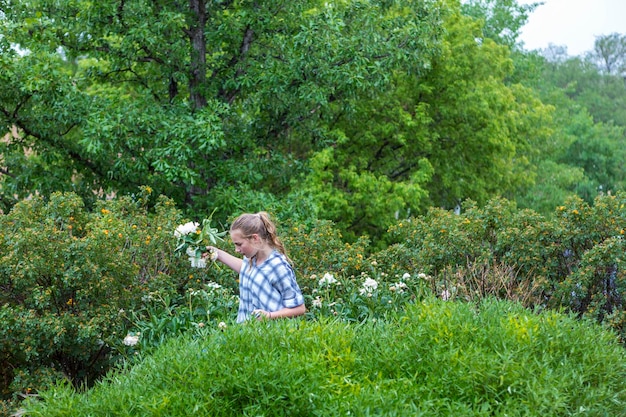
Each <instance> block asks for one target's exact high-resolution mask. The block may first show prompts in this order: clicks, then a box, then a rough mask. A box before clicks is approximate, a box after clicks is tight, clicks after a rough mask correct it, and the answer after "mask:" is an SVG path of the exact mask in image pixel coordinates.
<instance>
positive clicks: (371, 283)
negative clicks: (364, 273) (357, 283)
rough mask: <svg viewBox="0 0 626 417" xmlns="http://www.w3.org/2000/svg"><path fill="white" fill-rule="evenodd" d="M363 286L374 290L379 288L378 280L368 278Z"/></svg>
mask: <svg viewBox="0 0 626 417" xmlns="http://www.w3.org/2000/svg"><path fill="white" fill-rule="evenodd" d="M363 288H365V289H366V290H370V291H373V290H375V289H376V288H378V282H377V281H376V280H375V279H372V278H368V279H366V280H365V282H364V283H363Z"/></svg>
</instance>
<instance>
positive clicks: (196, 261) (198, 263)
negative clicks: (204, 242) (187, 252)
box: [189, 256, 206, 268]
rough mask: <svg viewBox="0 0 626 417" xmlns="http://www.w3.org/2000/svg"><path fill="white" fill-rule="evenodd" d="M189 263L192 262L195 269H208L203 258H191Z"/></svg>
mask: <svg viewBox="0 0 626 417" xmlns="http://www.w3.org/2000/svg"><path fill="white" fill-rule="evenodd" d="M189 262H191V266H192V267H193V268H206V260H205V259H203V258H196V257H195V256H192V257H190V258H189Z"/></svg>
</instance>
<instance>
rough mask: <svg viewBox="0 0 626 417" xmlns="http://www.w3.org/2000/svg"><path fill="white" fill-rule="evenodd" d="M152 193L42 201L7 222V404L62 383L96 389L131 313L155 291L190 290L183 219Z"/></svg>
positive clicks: (3, 350) (16, 210)
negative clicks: (178, 244) (180, 244)
mask: <svg viewBox="0 0 626 417" xmlns="http://www.w3.org/2000/svg"><path fill="white" fill-rule="evenodd" d="M149 194H150V189H149V188H144V189H143V190H142V191H141V193H139V194H138V195H136V196H129V197H122V198H118V199H114V200H107V201H99V202H98V203H97V205H96V208H95V210H94V211H93V212H90V211H87V210H86V209H85V207H84V204H83V202H82V200H81V199H80V198H79V197H77V196H76V195H75V194H72V193H64V194H61V193H55V194H53V195H51V196H50V197H49V199H47V200H46V199H44V198H40V197H34V198H33V199H31V200H26V201H22V202H20V203H18V204H16V205H15V206H14V207H13V209H12V210H11V212H10V213H8V214H7V215H3V216H0V230H1V232H0V233H1V234H0V253H1V254H2V255H1V257H0V288H1V289H2V292H1V293H0V320H1V321H2V323H3V325H2V327H1V328H0V357H1V358H2V359H3V363H4V364H6V366H4V367H3V370H2V377H1V378H0V382H1V383H2V386H1V387H0V393H1V395H2V398H1V399H3V400H7V399H10V398H11V397H13V398H15V397H16V395H17V393H28V392H36V391H37V390H38V389H40V388H42V387H45V386H47V385H48V384H49V383H51V382H53V381H54V380H56V379H57V378H67V379H69V380H70V381H72V382H74V383H76V384H87V385H90V384H91V383H93V381H94V380H96V379H97V378H98V377H99V376H101V375H103V374H104V373H105V372H106V371H108V369H110V366H111V365H112V363H114V362H115V360H116V357H117V355H118V354H119V353H120V352H119V349H124V345H123V344H122V339H123V338H124V336H125V335H126V331H127V329H128V328H129V327H130V326H131V322H130V320H129V319H128V312H129V311H132V310H136V309H139V308H140V307H141V300H142V297H143V296H144V295H145V294H148V293H150V292H151V291H159V292H161V293H173V294H175V293H176V292H177V291H179V289H184V288H185V286H186V285H187V284H188V282H189V281H191V277H190V276H189V272H188V270H189V268H185V266H184V263H181V262H182V261H181V260H180V259H178V258H176V257H173V256H172V251H173V247H172V246H173V244H174V242H173V239H172V231H173V230H174V228H175V225H176V224H177V222H178V221H179V220H180V217H181V214H180V212H179V211H178V210H177V209H176V208H175V207H174V204H173V203H172V202H171V201H170V200H168V199H166V198H159V199H158V202H157V204H156V206H155V208H154V211H153V212H151V211H148V207H147V204H146V203H147V199H148V197H149Z"/></svg>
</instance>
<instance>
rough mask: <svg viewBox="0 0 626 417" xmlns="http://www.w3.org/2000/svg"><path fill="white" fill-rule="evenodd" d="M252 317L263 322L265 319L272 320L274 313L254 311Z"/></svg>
mask: <svg viewBox="0 0 626 417" xmlns="http://www.w3.org/2000/svg"><path fill="white" fill-rule="evenodd" d="M252 315H253V316H254V317H256V318H257V320H263V319H271V318H272V313H271V312H270V311H265V310H258V309H257V310H254V311H253V312H252Z"/></svg>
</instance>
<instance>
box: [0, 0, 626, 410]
mask: <svg viewBox="0 0 626 417" xmlns="http://www.w3.org/2000/svg"><path fill="white" fill-rule="evenodd" d="M536 7H541V6H539V5H538V4H531V5H518V4H517V2H516V1H515V0H468V1H463V2H461V1H459V0H433V1H422V0H402V1H400V0H371V1H363V0H349V1H330V2H329V1H319V0H306V1H297V2H294V1H286V0H270V1H266V2H262V4H261V3H259V2H255V1H249V0H243V1H229V0H226V1H214V2H206V1H203V0H190V1H185V2H182V1H178V0H175V1H162V0H158V1H152V2H148V1H145V0H125V1H113V0H103V1H98V2H92V1H84V0H72V1H69V0H34V1H2V0H0V84H2V89H0V125H1V126H2V129H3V131H4V132H8V134H7V135H6V136H4V137H2V138H0V290H1V291H0V321H1V322H2V327H1V328H0V360H1V361H2V363H3V364H5V365H6V366H3V367H2V369H0V396H1V398H0V401H2V402H0V413H2V412H5V411H6V410H5V409H3V407H5V405H6V404H9V403H7V402H5V401H15V404H17V403H18V401H19V399H20V398H21V396H23V395H28V394H29V393H36V392H39V391H41V390H42V389H45V388H46V387H49V386H51V384H53V383H54V382H55V381H58V380H59V379H65V380H67V381H69V382H70V383H71V384H72V385H73V386H75V387H78V386H80V385H84V386H86V387H91V386H92V385H93V384H94V383H95V382H96V381H97V380H98V379H99V378H101V377H102V376H103V375H104V374H105V373H106V372H108V371H109V370H111V369H113V368H114V367H115V366H116V365H117V364H119V363H120V361H127V363H129V364H130V363H134V358H139V357H143V355H149V354H150V353H151V352H154V351H155V349H158V348H159V347H160V346H161V345H162V344H163V343H165V342H166V341H168V340H169V339H171V338H172V336H178V335H182V334H184V333H186V332H188V331H190V330H193V331H195V332H197V333H198V334H204V335H209V334H211V335H212V334H213V331H214V329H215V328H217V327H218V326H219V323H221V322H223V323H226V324H225V325H229V323H230V322H231V318H232V317H233V315H234V309H235V308H236V305H237V297H236V291H237V288H236V287H237V284H236V281H235V280H234V279H233V278H234V277H233V275H232V274H231V273H230V271H228V270H225V268H222V269H219V268H208V269H192V268H191V267H190V266H189V264H188V262H187V261H186V260H185V259H183V258H181V257H179V256H177V254H175V253H174V247H175V245H176V242H175V239H173V236H172V232H173V230H174V229H175V227H176V226H177V225H178V224H182V223H184V222H186V221H189V220H192V221H201V220H202V219H203V218H206V217H207V216H208V215H209V214H211V216H212V219H213V220H214V221H215V224H217V225H219V227H218V228H220V229H221V228H222V227H223V228H226V227H227V225H228V222H229V220H230V219H232V218H233V216H236V215H237V214H239V213H241V212H244V211H245V212H254V211H260V210H265V211H268V212H270V213H271V214H272V216H273V218H274V219H275V220H276V221H277V223H278V224H279V225H280V227H281V229H280V234H281V236H283V240H284V241H285V244H286V246H287V248H288V250H289V252H290V256H291V258H292V259H294V260H295V264H296V269H297V274H298V279H299V281H300V283H301V286H302V289H303V291H304V293H305V298H306V301H307V306H308V308H309V313H308V319H310V320H316V319H318V318H324V319H325V318H326V317H333V318H336V319H337V320H340V321H342V322H343V321H346V322H350V323H364V322H368V321H372V320H374V319H375V320H384V321H385V322H386V323H388V324H389V326H391V327H394V326H396V325H397V323H396V320H397V319H398V317H400V316H401V315H402V314H403V311H404V309H405V307H406V304H407V303H409V304H411V303H415V302H416V301H420V300H422V299H424V297H429V296H437V297H439V298H444V299H454V300H457V301H472V302H474V304H480V302H481V300H483V299H484V298H491V297H494V298H498V299H507V300H512V301H515V302H518V303H520V304H521V305H523V306H524V307H528V308H531V309H536V310H538V311H540V310H541V311H543V310H546V309H556V310H566V311H567V312H570V313H572V314H573V315H575V316H577V317H578V318H581V319H584V320H590V321H594V322H598V323H602V324H603V325H604V326H606V327H608V328H610V329H611V330H612V331H614V332H616V333H617V335H618V336H619V337H620V339H621V341H622V342H623V341H624V340H625V339H626V304H625V303H626V300H625V299H624V294H625V293H626V275H625V268H624V259H623V258H624V256H623V254H624V252H625V249H626V248H625V247H624V246H625V243H624V228H625V227H626V214H625V213H626V209H625V205H626V197H625V195H624V191H625V190H626V166H625V165H624V161H626V146H624V142H625V139H626V110H625V109H626V83H624V75H626V67H625V64H624V63H625V62H626V46H625V45H626V35H622V34H617V33H614V34H606V35H603V36H599V37H598V38H597V40H596V43H595V47H594V50H593V51H590V52H589V53H588V54H586V55H585V56H580V57H570V56H568V55H567V53H566V51H565V50H563V49H562V48H559V47H551V48H549V49H548V50H545V51H526V50H524V48H523V45H520V44H519V43H518V39H517V37H518V34H519V33H520V30H521V28H522V27H523V25H524V24H525V22H526V19H527V17H528V15H529V14H530V13H532V11H533V10H534V9H535V8H536ZM157 196H158V197H157ZM165 196H166V197H165ZM452 209H455V211H456V214H455V213H453V211H451V210H452ZM220 245H223V246H224V248H225V249H230V248H229V246H228V242H224V243H220ZM455 308H456V307H455ZM459 308H460V307H459ZM496 310H497V309H496ZM459 314H461V313H459ZM463 314H464V313H463ZM494 314H495V313H494ZM529 320H530V319H529ZM393 323H396V324H393ZM400 323H401V322H400ZM307 325H308V324H307ZM333 326H335V325H329V327H328V329H329V331H330V332H331V333H333V332H343V331H346V332H354V331H355V330H354V329H351V328H349V327H346V330H338V329H337V328H334V327H333ZM368 326H369V324H368ZM276 327H277V328H280V326H279V325H277V326H276ZM270 329H271V327H270ZM374 330H375V329H373V328H372V329H369V330H367V332H369V333H370V335H373V333H372V332H374ZM229 331H230V330H229ZM383 333H384V334H383V335H380V337H383V338H384V337H393V336H391V335H393V334H394V331H393V330H386V331H385V332H383ZM351 334H352V336H351V337H357V336H356V333H351ZM126 337H129V338H130V339H129V340H131V342H132V343H128V344H125V342H124V340H125V338H126ZM222 337H224V336H222ZM303 337H304V335H303ZM346 337H347V336H346ZM564 337H570V336H569V335H567V336H564ZM134 341H138V344H134ZM172 343H177V342H172ZM180 343H186V342H182V341H181V342H180ZM193 343H195V342H193ZM193 343H192V345H193ZM325 343H326V342H325ZM328 343H334V342H328ZM454 343H458V346H461V344H463V343H464V341H463V340H462V339H460V340H458V341H456V342H454ZM172 346H174V345H172ZM190 349H192V348H191V347H190ZM163 352H167V350H165V351H163ZM385 352H386V353H385ZM387 353H389V352H388V351H383V353H381V354H382V355H385V354H387ZM500 353H502V352H500ZM161 354H164V353H161ZM502 354H505V353H502ZM364 357H367V354H365V356H364ZM239 360H241V358H239ZM143 366H146V365H143ZM399 366H400V367H402V366H404V365H399ZM398 371H401V369H400V370H398ZM570 371H571V370H570ZM359 372H360V371H359ZM416 372H417V371H416ZM438 375H439V376H441V374H438ZM343 377H344V375H343V374H337V378H343ZM367 377H368V378H371V381H376V380H378V379H376V378H379V376H376V377H374V376H371V375H368V376H367ZM400 379H401V380H402V378H400ZM371 381H370V382H371ZM318 382H319V381H318ZM333 383H335V381H333ZM387 383H388V381H385V384H387ZM558 383H559V384H560V383H561V382H560V381H559V382H558ZM340 385H341V384H340ZM488 386H490V387H491V385H488ZM339 388H340V389H339V391H338V392H341V393H343V394H346V392H345V391H342V390H343V389H347V386H343V385H341V386H340V387H339ZM432 388H433V392H437V389H436V387H432ZM500 388H501V387H499V386H498V388H493V389H494V392H496V394H497V395H496V394H494V396H490V395H491V394H493V392H492V393H486V395H487V396H486V397H480V398H478V397H477V398H478V399H476V401H478V402H477V403H471V404H470V402H467V401H469V398H461V397H463V395H468V394H467V393H463V394H459V397H457V398H460V399H459V401H460V402H459V403H458V404H457V403H455V404H454V406H453V408H454V407H456V406H457V405H458V407H459V408H458V409H457V411H459V412H464V410H465V411H466V408H467V407H469V408H467V409H469V410H471V412H474V413H478V414H480V413H481V412H482V411H480V410H479V408H478V407H479V405H481V404H487V405H485V407H486V409H485V411H484V412H485V413H490V412H494V413H496V414H497V410H499V408H498V407H501V406H502V404H504V402H506V401H505V400H506V399H507V398H509V397H507V394H504V393H500V391H497V389H500ZM353 389H354V390H355V392H356V390H357V388H354V387H353ZM371 389H373V388H372V387H370V386H368V387H367V388H364V391H363V392H364V394H363V395H364V397H363V399H364V401H363V404H364V407H367V405H368V404H369V405H370V406H371V408H369V409H367V410H363V411H362V412H363V413H364V414H366V413H367V412H369V413H375V412H376V409H377V408H376V407H377V406H378V405H377V404H379V403H378V402H377V401H379V400H380V398H387V397H384V396H381V397H380V398H379V400H377V399H376V398H375V396H374V397H368V396H367V395H369V393H371V392H370V391H368V390H371ZM394 389H395V388H394ZM461 391H462V389H459V391H458V392H459V393H460V392H461ZM57 392H58V393H61V392H64V391H57ZM389 392H391V388H390V391H389ZM514 393H515V394H516V395H517V394H520V395H522V397H515V398H522V399H523V401H526V402H525V403H524V404H526V405H528V404H532V405H533V406H538V407H539V408H540V409H541V407H543V406H544V405H545V406H546V407H549V406H553V407H554V408H547V409H546V410H548V411H546V413H547V414H550V412H554V413H557V411H556V410H559V411H558V412H560V411H561V410H562V409H559V408H558V407H560V405H559V404H563V403H562V402H560V398H562V397H561V395H563V396H569V395H572V394H571V391H567V393H566V394H562V393H561V392H555V391H552V392H544V393H543V394H545V395H543V396H542V397H540V398H539V397H537V398H533V399H528V398H527V397H525V396H523V395H525V394H524V393H522V392H521V391H515V392H514ZM352 394H354V392H351V393H350V395H352ZM387 394H388V393H387V392H385V394H384V395H387ZM500 394H503V395H504V397H502V395H500ZM508 394H512V393H508ZM59 395H61V394H59ZM62 395H64V396H65V395H69V394H67V393H64V394H62ZM294 395H295V394H294ZM381 395H382V394H381ZM70 398H71V400H70V401H79V400H78V399H77V398H78V397H73V396H70ZM503 398H504V399H503ZM511 398H512V397H511ZM318 400H319V398H317V397H315V398H314V397H311V398H310V404H309V405H311V404H318V402H316V401H318ZM405 400H406V401H405ZM80 401H83V400H82V399H81V400H80ZM306 401H309V399H307V400H306ZM381 401H382V400H381ZM394 401H395V400H394ZM394 401H391V403H392V404H396V405H397V407H398V408H397V412H398V413H400V412H401V411H406V410H407V409H406V408H405V407H409V408H410V407H412V405H411V404H414V403H412V402H411V401H409V400H407V399H406V398H404V397H402V398H400V397H398V398H397V401H396V402H394ZM440 401H441V399H440V398H439V397H437V398H436V399H435V400H434V403H431V402H428V401H426V402H425V404H426V405H425V406H424V407H426V408H424V410H428V411H433V410H439V411H441V409H440V408H439V407H440V406H441V403H440ZM503 401H504V402H503ZM563 401H565V403H566V404H567V405H564V406H563V407H569V405H570V404H573V403H572V402H571V401H569V400H563ZM620 401H621V400H620ZM544 402H546V403H545V404H544ZM547 402H551V403H552V404H550V405H547ZM601 403H602V404H605V403H604V402H602V401H601ZM257 405H258V404H257ZM257 405H250V407H252V408H251V409H250V410H248V411H250V412H252V409H253V408H254V407H255V406H257ZM330 405H332V406H337V407H338V409H340V410H342V411H346V410H347V409H346V407H348V406H347V405H346V404H336V403H332V402H330V403H329V406H330ZM7 407H8V406H7ZM303 407H305V406H304V405H303ZM342 407H343V408H342ZM394 407H395V405H394ZM428 407H432V408H428ZM520 407H523V405H521V406H520ZM581 407H583V408H581V409H579V411H580V412H581V413H583V412H584V410H583V409H586V407H587V406H586V405H585V404H581ZM599 407H601V406H599ZM602 407H603V405H602ZM564 409H567V408H564ZM519 410H520V411H519V413H520V414H521V413H523V411H522V410H523V408H519ZM567 410H568V411H572V412H574V411H575V410H573V409H572V410H569V409H567ZM598 410H599V411H597V414H602V411H600V410H601V409H600V408H599V409H598ZM451 412H452V411H451Z"/></svg>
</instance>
